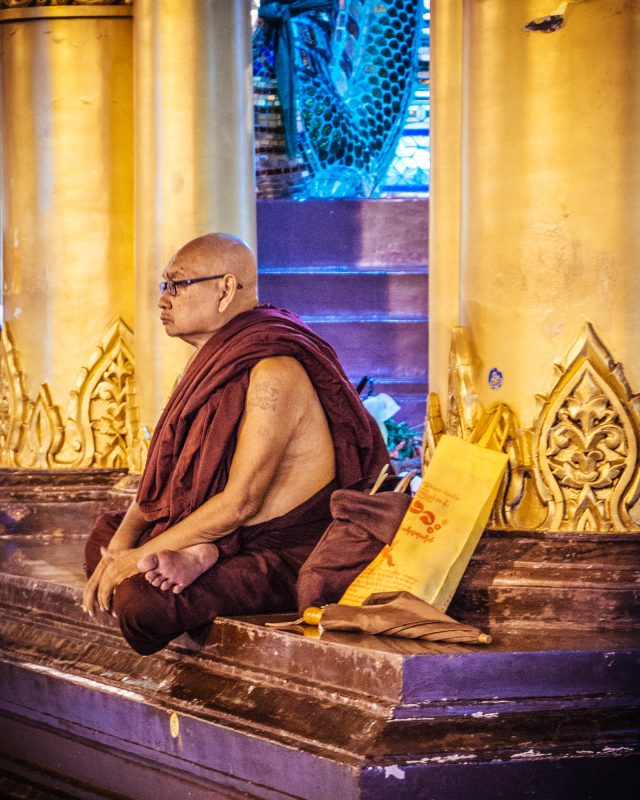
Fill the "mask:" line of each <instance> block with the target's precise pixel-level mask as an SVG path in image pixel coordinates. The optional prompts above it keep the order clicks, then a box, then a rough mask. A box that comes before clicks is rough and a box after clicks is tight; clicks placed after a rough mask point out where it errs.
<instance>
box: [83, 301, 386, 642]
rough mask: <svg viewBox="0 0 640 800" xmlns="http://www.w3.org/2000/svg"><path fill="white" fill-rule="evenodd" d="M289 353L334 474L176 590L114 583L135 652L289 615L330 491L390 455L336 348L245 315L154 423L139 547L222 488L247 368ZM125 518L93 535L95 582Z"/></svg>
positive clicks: (278, 316) (270, 312)
mask: <svg viewBox="0 0 640 800" xmlns="http://www.w3.org/2000/svg"><path fill="white" fill-rule="evenodd" d="M273 356H290V357H293V358H295V359H297V360H298V361H299V362H300V364H301V365H302V366H303V367H304V368H305V370H306V372H307V374H308V376H309V378H310V380H311V383H312V384H313V387H314V389H315V391H316V393H317V395H318V398H319V400H320V403H321V405H322V408H323V410H324V412H325V415H326V418H327V422H328V425H329V430H330V433H331V437H332V440H333V446H334V451H335V459H336V478H335V481H334V482H333V483H332V484H330V485H329V486H327V487H325V488H324V489H323V490H321V491H320V492H317V493H316V494H315V495H314V496H313V497H311V498H309V499H307V500H306V501H305V502H304V503H302V504H301V505H299V506H297V507H296V508H294V509H291V510H290V511H289V512H288V513H287V514H285V515H283V516H281V517H278V518H277V519H275V520H268V521H267V522H264V523H260V524H258V525H253V526H245V527H242V528H239V529H238V530H236V531H235V532H233V533H231V534H229V535H228V536H226V537H223V538H221V539H218V540H217V541H216V544H217V545H218V546H219V549H220V553H221V558H220V560H219V561H218V562H217V563H216V564H215V565H214V566H213V567H211V569H209V570H207V572H205V573H204V574H203V575H201V576H200V577H199V578H198V579H197V580H196V581H194V583H192V584H191V585H190V586H188V587H187V588H186V589H184V590H183V591H182V592H181V593H180V594H177V595H176V594H174V593H172V592H166V591H162V590H161V589H158V588H156V587H153V586H151V584H149V583H148V582H147V581H145V579H144V576H143V575H136V576H133V577H132V578H129V579H127V580H126V581H124V582H123V583H122V584H120V585H119V586H118V587H117V590H116V592H115V595H114V610H115V613H116V614H117V616H118V620H119V623H120V628H121V630H122V633H123V635H124V636H125V638H126V639H127V641H128V642H129V644H130V645H131V646H132V647H133V648H134V649H135V650H136V651H137V652H139V653H143V654H148V653H153V652H156V651H157V650H160V649H162V648H163V647H165V646H166V645H167V644H168V643H169V641H171V639H174V638H175V637H176V636H179V635H180V634H181V633H183V632H185V631H192V630H194V629H200V628H202V626H204V625H206V624H208V623H210V622H211V621H212V620H213V619H214V618H215V617H216V616H217V615H219V614H226V615H242V614H253V613H261V612H276V611H287V610H293V609H295V606H296V600H295V583H296V577H297V573H298V570H299V569H300V567H301V565H302V564H303V563H304V561H305V559H306V558H307V556H308V555H309V554H310V553H311V551H312V550H313V547H314V546H315V544H316V542H317V541H318V539H319V538H320V536H321V535H322V533H323V531H324V529H325V528H326V527H327V525H328V524H329V523H330V521H331V515H330V512H329V499H330V495H331V492H332V491H333V489H335V488H339V487H343V486H348V485H350V484H352V483H354V482H355V481H357V480H360V479H361V478H364V477H369V476H372V475H375V474H377V472H378V471H379V470H380V468H381V467H382V466H383V464H385V463H387V462H388V458H389V456H388V452H387V449H386V447H385V444H384V442H383V440H382V436H381V434H380V431H379V429H378V426H377V424H376V422H375V421H374V420H373V418H372V417H371V416H370V415H369V414H368V413H367V411H366V410H365V408H364V407H363V405H362V403H361V401H360V398H359V397H358V395H357V393H356V392H355V390H354V389H353V387H352V386H351V384H350V383H349V381H348V379H347V377H346V375H345V373H344V371H343V370H342V367H341V366H340V364H339V363H338V360H337V357H336V355H335V352H334V351H333V349H332V348H331V347H330V346H329V345H328V344H327V343H326V342H325V341H324V340H323V339H321V338H320V337H319V336H318V335H317V334H315V333H314V332H313V331H311V329H310V328H308V327H307V326H306V325H305V324H304V323H303V322H302V321H301V320H300V319H299V318H298V317H296V316H295V315H294V314H291V313H290V312H288V311H284V310H277V309H275V308H273V307H271V306H258V307H257V308H255V309H253V310H251V311H247V312H244V313H242V314H239V315H238V316H236V317H234V318H233V319H232V320H231V321H230V322H229V323H228V324H227V325H225V326H224V327H223V328H221V329H220V330H219V331H217V332H216V333H214V334H213V335H212V337H211V338H210V339H209V341H207V343H206V344H205V345H204V346H203V347H202V348H201V349H200V351H199V352H198V353H197V354H196V356H195V357H194V359H193V361H192V362H191V363H190V364H189V366H188V367H187V369H186V370H185V374H184V375H183V377H182V378H181V380H180V381H179V383H178V385H177V386H176V388H175V390H174V392H173V394H172V395H171V397H170V399H169V401H168V403H167V406H166V408H165V409H164V411H163V413H162V415H161V417H160V419H159V421H158V424H157V426H156V429H155V432H154V435H153V438H152V441H151V444H150V447H149V453H148V457H147V462H146V466H145V469H144V473H143V475H142V478H141V481H140V486H139V489H138V494H137V500H138V504H139V507H140V510H141V512H142V514H143V515H144V517H145V518H146V520H147V522H148V526H149V527H148V528H147V530H146V531H145V533H144V534H143V535H142V537H141V538H140V540H139V542H138V544H142V543H144V542H146V541H148V540H149V539H153V538H155V537H156V536H158V535H159V534H161V533H162V532H163V531H165V530H167V529H168V528H170V527H172V526H173V525H175V524H176V523H178V522H179V521H180V520H181V519H183V518H184V517H186V516H187V515H188V514H190V513H191V512H192V511H194V510H195V509H196V508H198V507H199V506H201V505H202V504H203V503H204V502H205V501H206V500H207V499H208V498H209V497H212V496H213V495H215V494H217V493H219V492H221V491H222V490H223V489H224V487H225V485H226V482H227V479H228V476H229V469H230V466H231V461H232V458H233V454H234V451H235V446H236V439H237V432H238V426H239V424H240V420H241V418H242V415H243V412H244V404H245V396H246V391H247V387H248V384H249V376H250V371H251V369H252V368H253V367H254V366H255V365H256V364H257V363H258V362H259V361H260V360H262V359H264V358H270V357H273ZM123 514H124V512H107V513H106V514H103V515H102V516H101V517H99V518H98V519H97V521H96V523H95V525H94V527H93V530H92V531H91V533H90V535H89V539H88V541H87V545H86V549H85V565H86V568H87V573H88V574H91V573H92V571H93V570H94V569H95V567H96V566H97V564H98V562H99V560H100V546H106V545H107V544H108V542H109V541H110V540H111V537H112V536H113V534H114V532H115V530H116V529H117V527H118V525H119V524H120V521H121V520H122V517H123Z"/></svg>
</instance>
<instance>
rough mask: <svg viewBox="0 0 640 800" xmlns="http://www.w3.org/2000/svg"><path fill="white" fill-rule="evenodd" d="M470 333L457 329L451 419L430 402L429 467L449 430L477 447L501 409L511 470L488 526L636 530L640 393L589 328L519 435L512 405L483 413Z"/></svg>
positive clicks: (639, 520)
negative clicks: (483, 431)
mask: <svg viewBox="0 0 640 800" xmlns="http://www.w3.org/2000/svg"><path fill="white" fill-rule="evenodd" d="M476 365H477V359H475V358H474V356H473V353H472V348H471V345H470V339H469V336H468V332H467V331H466V330H465V329H464V328H455V329H454V331H453V337H452V345H451V356H450V363H449V392H448V394H449V396H448V410H447V421H446V423H445V421H444V420H443V417H442V413H441V409H440V401H439V398H438V396H437V395H436V394H435V393H434V394H431V395H430V396H429V400H428V404H427V419H426V436H425V448H424V452H425V464H426V463H428V461H429V458H430V455H431V453H432V452H433V449H434V447H435V446H436V444H437V442H438V439H439V438H440V436H441V435H442V434H443V433H450V434H452V435H456V436H460V437H462V438H465V439H470V440H472V441H473V439H474V438H477V437H475V435H474V431H477V430H478V429H479V428H481V427H483V426H484V425H486V419H487V417H488V416H489V415H491V416H495V415H496V411H497V412H498V414H499V416H500V418H501V420H500V425H499V426H498V427H497V433H496V435H497V436H498V439H496V442H494V443H493V445H494V446H496V447H502V449H504V450H505V452H506V453H507V454H508V455H509V469H508V470H507V474H506V476H505V479H504V481H503V484H502V487H501V490H500V493H499V495H498V498H497V500H496V504H495V506H494V511H493V516H492V521H491V524H492V526H493V527H497V528H510V529H515V530H546V531H578V532H585V533H586V532H589V533H594V532H598V533H615V532H629V531H638V530H640V467H639V464H638V449H639V443H640V395H638V394H633V393H632V391H631V389H630V387H629V385H628V383H627V381H626V379H625V377H624V372H623V369H622V366H621V365H620V364H617V363H616V362H615V361H614V360H613V358H612V356H611V354H610V353H609V352H608V351H607V349H606V347H605V346H604V344H603V343H602V342H601V341H600V339H599V338H598V336H597V334H596V332H595V330H594V328H593V326H592V325H590V324H587V325H586V326H585V329H584V331H583V332H582V334H581V335H580V336H579V338H578V340H577V341H576V343H575V344H574V346H573V347H572V348H571V349H570V351H569V352H568V354H567V355H566V357H565V358H564V359H563V360H562V362H561V363H560V364H556V365H555V369H556V379H555V383H554V385H553V387H552V389H551V391H550V392H549V393H548V394H547V395H540V396H538V397H537V400H538V404H539V412H538V416H537V419H536V420H535V422H534V424H533V426H532V427H530V428H523V427H522V426H521V425H520V423H519V421H518V418H517V415H516V414H515V412H514V411H513V410H512V409H511V408H509V407H508V406H505V405H503V406H501V407H500V408H499V409H497V408H496V407H492V408H490V409H486V410H485V409H483V408H482V407H481V405H480V403H479V401H478V398H477V394H476V392H475V391H474V386H473V377H472V376H473V373H474V369H475V367H476Z"/></svg>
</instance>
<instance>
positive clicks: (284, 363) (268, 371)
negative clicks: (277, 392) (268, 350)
mask: <svg viewBox="0 0 640 800" xmlns="http://www.w3.org/2000/svg"><path fill="white" fill-rule="evenodd" d="M264 382H269V383H274V384H278V385H279V386H281V387H282V388H286V387H288V386H290V387H298V386H299V384H300V382H309V377H308V375H307V373H306V371H305V368H304V367H303V366H302V364H300V362H299V361H296V359H295V358H292V357H291V356H272V357H271V358H263V359H262V360H261V361H258V363H257V364H256V365H255V366H254V367H253V369H252V370H251V383H252V384H258V383H264Z"/></svg>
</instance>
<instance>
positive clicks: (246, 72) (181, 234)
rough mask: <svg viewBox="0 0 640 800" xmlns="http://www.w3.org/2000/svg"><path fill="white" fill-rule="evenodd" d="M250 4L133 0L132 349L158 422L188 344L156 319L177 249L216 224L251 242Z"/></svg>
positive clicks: (150, 416) (147, 405) (146, 414)
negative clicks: (171, 336) (163, 279)
mask: <svg viewBox="0 0 640 800" xmlns="http://www.w3.org/2000/svg"><path fill="white" fill-rule="evenodd" d="M249 10H250V4H249V3H248V2H246V0H136V4H135V98H136V189H135V209H136V222H135V241H136V244H135V264H136V353H137V361H136V366H137V374H138V386H139V391H140V402H141V417H142V421H143V422H144V423H146V424H147V425H149V426H152V425H153V424H154V423H155V420H156V419H157V416H158V414H159V412H160V410H161V408H162V406H163V405H164V402H165V401H166V398H167V396H168V394H169V392H170V390H171V388H172V386H173V384H174V382H175V380H176V377H177V374H178V372H179V370H180V369H181V366H182V365H183V364H184V362H185V359H186V356H187V354H188V353H189V352H190V348H188V347H187V346H186V345H183V344H182V343H181V342H179V341H170V340H168V338H167V336H166V334H165V333H164V330H163V329H162V326H161V325H160V322H159V320H158V310H157V305H156V304H157V299H158V286H157V284H158V281H159V280H160V274H161V272H162V269H163V267H164V266H165V264H166V263H167V261H168V259H169V258H170V257H171V255H172V254H173V253H174V252H175V251H176V250H177V249H178V248H179V247H181V246H182V245H183V244H185V243H186V242H187V241H189V240H190V239H191V238H193V237H195V236H199V235H201V234H204V233H207V232H210V231H219V232H227V233H233V234H236V235H239V236H241V237H243V238H244V239H246V240H247V241H248V242H249V243H250V244H252V245H254V244H255V189H254V166H253V106H252V83H251V82H252V71H251V43H250V37H251V25H250V18H249Z"/></svg>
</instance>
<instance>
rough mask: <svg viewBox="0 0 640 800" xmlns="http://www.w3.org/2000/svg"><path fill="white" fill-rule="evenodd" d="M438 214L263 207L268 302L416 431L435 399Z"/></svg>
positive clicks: (381, 208)
mask: <svg viewBox="0 0 640 800" xmlns="http://www.w3.org/2000/svg"><path fill="white" fill-rule="evenodd" d="M428 213H429V206H428V201H426V200H407V199H398V200H395V199H394V200H306V201H303V202H300V201H293V200H261V201H258V256H259V267H258V277H259V288H260V297H261V299H262V300H263V301H264V302H270V303H272V304H273V305H276V306H279V307H282V308H288V309H290V310H291V311H294V312H295V313H297V314H299V315H300V316H301V317H302V318H303V319H304V320H305V321H306V322H307V323H308V324H309V325H311V327H312V328H313V329H314V330H316V331H317V332H318V333H319V334H320V335H321V336H323V337H324V338H325V339H326V340H327V341H328V342H329V343H330V344H332V345H333V347H334V348H335V350H336V352H337V353H338V356H339V358H340V360H341V362H342V364H343V366H344V368H345V371H346V372H347V374H348V376H349V378H350V379H351V380H352V382H353V383H354V384H356V383H357V382H358V381H359V380H360V378H362V377H363V376H364V375H367V376H368V377H372V378H374V379H375V388H374V393H378V392H381V391H386V392H387V393H388V394H390V395H391V396H392V397H393V398H394V399H395V400H396V401H397V402H398V404H399V405H400V406H401V411H399V412H398V414H397V415H396V419H397V420H402V421H405V422H407V423H408V424H410V425H412V426H418V425H420V424H421V423H422V422H423V420H424V410H425V399H426V394H427V359H428V329H427V323H428V317H427V314H428V263H427V262H428Z"/></svg>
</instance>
